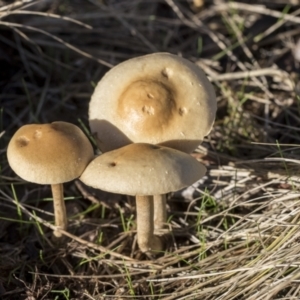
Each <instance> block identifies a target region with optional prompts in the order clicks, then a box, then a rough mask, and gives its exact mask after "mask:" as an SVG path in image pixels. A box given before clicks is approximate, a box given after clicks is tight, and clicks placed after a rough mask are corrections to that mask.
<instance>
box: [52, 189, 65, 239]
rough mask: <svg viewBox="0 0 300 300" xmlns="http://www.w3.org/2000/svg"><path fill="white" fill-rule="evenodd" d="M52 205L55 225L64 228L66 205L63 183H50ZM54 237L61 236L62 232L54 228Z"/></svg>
mask: <svg viewBox="0 0 300 300" xmlns="http://www.w3.org/2000/svg"><path fill="white" fill-rule="evenodd" d="M51 190H52V197H53V205H54V219H55V226H57V227H60V228H61V229H64V230H66V229H67V226H68V219H67V213H66V206H65V202H64V187H63V184H60V183H59V184H51ZM53 235H54V237H55V238H61V237H62V234H61V232H60V231H58V230H54V232H53Z"/></svg>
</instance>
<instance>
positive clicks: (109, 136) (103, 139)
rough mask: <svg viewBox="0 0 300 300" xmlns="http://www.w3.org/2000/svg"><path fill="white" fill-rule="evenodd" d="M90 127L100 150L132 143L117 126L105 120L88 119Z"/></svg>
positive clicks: (105, 150)
mask: <svg viewBox="0 0 300 300" xmlns="http://www.w3.org/2000/svg"><path fill="white" fill-rule="evenodd" d="M89 122H90V128H91V132H92V135H93V136H94V138H95V140H96V142H97V146H98V147H99V149H100V150H101V151H102V152H108V151H111V150H115V149H118V148H121V147H123V146H126V145H128V144H132V143H133V142H132V140H130V139H129V138H128V137H127V136H126V135H125V134H124V133H123V132H122V131H121V130H120V129H119V128H117V127H116V126H115V125H113V124H111V123H110V122H108V121H106V120H98V119H93V120H90V121H89Z"/></svg>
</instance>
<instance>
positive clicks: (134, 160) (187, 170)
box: [79, 143, 206, 196]
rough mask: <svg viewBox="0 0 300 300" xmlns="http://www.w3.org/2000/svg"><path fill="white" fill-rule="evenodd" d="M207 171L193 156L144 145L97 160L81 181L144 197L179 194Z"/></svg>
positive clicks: (90, 165) (108, 189) (123, 149)
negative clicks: (169, 193) (180, 190)
mask: <svg viewBox="0 0 300 300" xmlns="http://www.w3.org/2000/svg"><path fill="white" fill-rule="evenodd" d="M205 172H206V168H205V167H204V166H203V165H202V164H201V163H199V162H198V161H197V160H196V159H195V158H193V157H192V156H190V155H189V154H186V153H184V152H181V151H178V150H175V149H171V148H167V147H163V146H158V145H150V144H143V143H140V144H130V145H127V146H125V147H122V148H120V149H117V150H113V151H110V152H107V153H104V154H102V155H100V156H98V157H96V158H95V159H94V160H93V161H92V162H91V163H90V164H89V165H88V166H87V168H86V169H85V170H84V172H83V173H82V175H81V177H80V178H79V179H80V180H81V181H82V182H84V183H85V184H87V185H89V186H92V187H94V188H97V189H101V190H104V191H109V192H113V193H120V194H126V195H139V196H143V195H153V194H165V193H168V192H171V191H177V190H179V189H181V188H183V187H185V186H188V185H191V184H193V183H194V182H196V181H197V180H198V179H200V178H201V177H203V176H204V174H205Z"/></svg>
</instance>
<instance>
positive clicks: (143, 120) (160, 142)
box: [80, 53, 217, 252]
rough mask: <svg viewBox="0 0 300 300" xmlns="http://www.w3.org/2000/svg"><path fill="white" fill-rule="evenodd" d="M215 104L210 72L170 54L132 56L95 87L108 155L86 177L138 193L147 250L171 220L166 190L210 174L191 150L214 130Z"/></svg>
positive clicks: (96, 117)
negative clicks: (158, 232)
mask: <svg viewBox="0 0 300 300" xmlns="http://www.w3.org/2000/svg"><path fill="white" fill-rule="evenodd" d="M216 110H217V103H216V96H215V91H214V88H213V86H212V84H211V83H210V82H209V80H208V79H207V77H206V76H205V74H204V72H203V71H202V70H201V69H200V68H199V67H198V66H196V65H195V64H193V63H192V62H190V61H188V60H186V59H184V58H181V57H178V56H176V55H172V54H169V53H154V54H150V55H145V56H141V57H137V58H133V59H129V60H127V61H125V62H123V63H121V64H119V65H117V66H115V67H114V68H112V69H111V70H110V71H109V72H107V73H106V75H105V76H104V77H103V78H102V79H101V80H100V82H99V83H98V85H97V86H96V89H95V91H94V93H93V95H92V98H91V101H90V106H89V123H90V128H91V131H92V134H93V135H94V137H95V140H96V142H97V144H98V147H99V148H100V150H101V151H102V152H104V154H103V155H102V156H100V157H98V158H96V159H95V160H94V161H92V162H91V164H90V165H89V166H88V167H87V169H86V170H85V171H84V173H83V174H82V176H81V177H80V179H81V180H82V181H83V182H84V183H85V184H87V185H91V186H94V187H96V188H100V189H103V190H106V191H110V192H115V193H121V194H128V195H135V196H136V206H137V235H138V244H139V247H140V249H141V250H142V251H143V252H148V251H151V250H161V248H162V247H161V243H160V242H158V239H157V237H155V236H154V233H153V232H154V230H156V231H159V230H160V229H162V228H163V226H164V225H165V224H166V215H167V214H166V196H165V194H166V193H168V192H170V191H176V190H179V189H181V188H183V187H185V186H188V185H191V184H192V183H194V182H196V181H197V180H198V179H200V178H201V177H202V176H203V175H204V174H205V167H204V166H203V165H201V164H200V163H199V162H198V161H197V160H195V159H193V158H192V157H191V156H189V155H188V153H191V152H192V151H194V150H195V149H196V148H197V146H198V145H199V144H200V143H201V142H202V141H203V139H204V137H205V136H207V135H208V134H209V132H210V131H211V129H212V126H213V123H214V119H215V114H216ZM132 143H142V144H132ZM130 144H132V145H130ZM126 145H128V146H126ZM151 145H156V146H155V147H154V146H151ZM166 147H168V148H166ZM174 149H176V150H177V151H176V150H174ZM111 151H112V152H111ZM179 151H180V152H179ZM106 152H107V153H106ZM125 166H126V169H125ZM104 170H105V171H104ZM126 170H127V171H126ZM102 171H103V174H105V176H101V173H102ZM107 172H109V173H107ZM107 174H110V175H109V176H108V175H107ZM178 174H180V176H179V175H178ZM176 176H179V177H180V180H179V177H176ZM189 176H190V177H189ZM175 178H176V179H175ZM187 178H188V179H187ZM116 179H117V180H116ZM179 182H180V183H179ZM154 183H155V184H154ZM142 199H143V200H142ZM145 199H146V200H145ZM147 210H148V211H147Z"/></svg>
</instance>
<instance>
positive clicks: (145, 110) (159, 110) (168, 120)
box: [89, 53, 217, 153]
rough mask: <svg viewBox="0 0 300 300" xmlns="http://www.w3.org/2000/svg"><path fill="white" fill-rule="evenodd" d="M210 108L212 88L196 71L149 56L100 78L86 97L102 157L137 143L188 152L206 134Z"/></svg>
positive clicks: (174, 59)
mask: <svg viewBox="0 0 300 300" xmlns="http://www.w3.org/2000/svg"><path fill="white" fill-rule="evenodd" d="M216 109H217V103H216V96H215V91H214V88H213V86H212V85H211V83H210V82H209V80H208V79H207V77H206V76H205V74H204V72H203V71H202V70H201V69H200V68H199V67H198V66H196V65H195V64H193V63H191V62H190V61H188V60H186V59H184V58H181V57H178V56H176V55H172V54H168V53H154V54H150V55H145V56H141V57H137V58H133V59H130V60H127V61H125V62H123V63H121V64H119V65H117V66H116V67H114V68H112V69H111V70H110V71H109V72H107V73H106V75H105V76H104V77H103V78H102V79H101V81H100V82H99V83H98V85H97V87H96V89H95V91H94V94H93V95H92V99H91V102H90V107H89V120H90V127H91V130H92V132H93V133H96V134H97V138H98V146H99V148H100V149H101V150H102V151H103V152H106V151H110V150H113V149H117V148H120V147H122V146H124V145H126V144H129V143H131V142H138V143H150V144H159V143H163V144H164V145H165V146H168V147H171V148H175V149H178V150H181V151H184V152H187V153H189V152H192V151H193V150H194V149H195V148H196V147H197V146H198V145H199V144H200V143H201V142H202V140H203V138H204V137H205V136H206V135H208V134H209V132H210V130H211V128H212V125H213V122H214V119H215V114H216Z"/></svg>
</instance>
